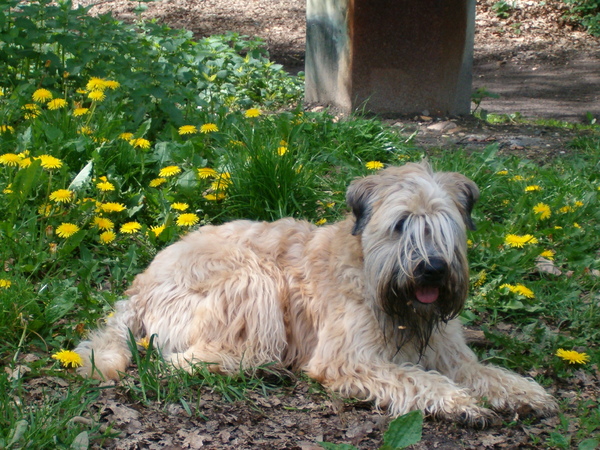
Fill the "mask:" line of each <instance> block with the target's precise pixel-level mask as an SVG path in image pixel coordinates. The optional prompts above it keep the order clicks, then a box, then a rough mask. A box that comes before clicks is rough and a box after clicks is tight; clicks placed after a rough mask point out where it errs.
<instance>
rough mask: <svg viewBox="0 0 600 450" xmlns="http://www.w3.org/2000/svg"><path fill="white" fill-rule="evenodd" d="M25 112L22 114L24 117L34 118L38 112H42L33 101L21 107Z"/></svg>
mask: <svg viewBox="0 0 600 450" xmlns="http://www.w3.org/2000/svg"><path fill="white" fill-rule="evenodd" d="M21 109H22V110H23V111H25V113H24V114H23V115H24V117H25V118H26V119H35V118H36V117H38V116H39V115H40V114H42V110H41V109H40V107H39V106H38V105H36V104H35V103H28V104H26V105H23V106H22V107H21Z"/></svg>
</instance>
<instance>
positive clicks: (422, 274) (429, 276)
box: [416, 258, 448, 283]
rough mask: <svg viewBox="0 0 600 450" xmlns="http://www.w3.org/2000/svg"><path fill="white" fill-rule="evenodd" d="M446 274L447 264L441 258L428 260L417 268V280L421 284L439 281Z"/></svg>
mask: <svg viewBox="0 0 600 450" xmlns="http://www.w3.org/2000/svg"><path fill="white" fill-rule="evenodd" d="M447 272H448V264H446V261H444V260H443V259H442V258H429V261H422V262H421V263H419V265H418V266H417V273H416V275H417V278H418V279H419V281H420V282H421V283H433V282H436V281H438V282H439V281H440V279H441V278H443V277H444V276H445V275H446V273H447Z"/></svg>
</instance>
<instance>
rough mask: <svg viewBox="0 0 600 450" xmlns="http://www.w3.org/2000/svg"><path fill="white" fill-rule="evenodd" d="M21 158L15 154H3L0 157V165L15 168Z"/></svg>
mask: <svg viewBox="0 0 600 450" xmlns="http://www.w3.org/2000/svg"><path fill="white" fill-rule="evenodd" d="M22 159H23V158H21V157H20V156H19V155H17V154H15V153H5V154H4V155H2V156H0V164H2V165H3V166H9V167H16V166H18V165H19V163H20V162H21V160H22Z"/></svg>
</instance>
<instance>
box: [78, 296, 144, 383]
mask: <svg viewBox="0 0 600 450" xmlns="http://www.w3.org/2000/svg"><path fill="white" fill-rule="evenodd" d="M128 304H129V301H127V300H124V301H120V302H117V303H116V304H115V309H116V311H115V313H114V314H113V315H112V316H111V317H109V318H108V319H107V322H106V326H104V327H103V328H100V329H98V330H96V331H92V332H91V333H90V335H89V336H88V339H87V340H85V341H83V342H81V343H80V344H79V345H78V346H77V348H76V349H75V352H77V353H78V354H79V355H80V356H81V358H82V360H83V366H81V367H79V368H78V369H77V372H78V373H79V374H80V375H82V376H84V377H88V378H90V377H91V378H97V379H100V380H103V379H113V380H117V379H119V377H120V373H123V372H125V369H126V368H127V366H128V365H129V363H130V361H131V350H130V348H129V341H130V336H131V335H134V336H137V335H139V331H140V330H138V329H137V328H139V327H138V326H136V323H137V322H138V321H137V320H135V315H134V313H133V311H131V308H129V307H128V306H129V305H128Z"/></svg>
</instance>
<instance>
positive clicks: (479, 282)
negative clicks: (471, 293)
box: [473, 270, 487, 287]
mask: <svg viewBox="0 0 600 450" xmlns="http://www.w3.org/2000/svg"><path fill="white" fill-rule="evenodd" d="M486 281H487V272H486V271H485V270H482V271H481V272H479V273H478V274H477V277H476V279H475V281H473V287H480V286H483V285H484V284H485V282H486Z"/></svg>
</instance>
